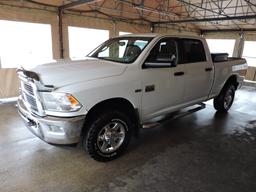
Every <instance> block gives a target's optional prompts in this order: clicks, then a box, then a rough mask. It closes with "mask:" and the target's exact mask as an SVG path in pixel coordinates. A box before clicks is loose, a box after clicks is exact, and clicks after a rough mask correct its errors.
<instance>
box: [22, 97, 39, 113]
mask: <svg viewBox="0 0 256 192" xmlns="http://www.w3.org/2000/svg"><path fill="white" fill-rule="evenodd" d="M25 97H26V100H27V102H28V103H29V105H30V107H31V108H32V109H33V110H35V111H38V107H37V103H36V99H35V98H34V97H32V96H31V95H28V94H27V93H25Z"/></svg>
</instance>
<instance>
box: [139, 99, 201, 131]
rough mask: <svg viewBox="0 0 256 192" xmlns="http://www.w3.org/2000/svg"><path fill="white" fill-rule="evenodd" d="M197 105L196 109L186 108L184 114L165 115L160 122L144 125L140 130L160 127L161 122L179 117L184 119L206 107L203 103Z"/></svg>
mask: <svg viewBox="0 0 256 192" xmlns="http://www.w3.org/2000/svg"><path fill="white" fill-rule="evenodd" d="M197 105H199V106H196V107H194V108H192V109H191V107H187V108H188V110H187V111H184V112H181V113H178V114H175V115H173V113H171V114H170V115H167V116H165V117H164V118H162V119H160V120H157V121H153V122H147V123H144V124H143V125H142V128H143V129H147V128H152V127H156V126H158V125H160V124H161V123H162V122H163V121H166V120H174V119H178V118H180V117H184V116H186V115H190V114H192V113H195V112H197V111H200V110H202V109H204V108H205V107H206V105H205V104H204V103H199V104H197ZM185 109H186V108H185Z"/></svg>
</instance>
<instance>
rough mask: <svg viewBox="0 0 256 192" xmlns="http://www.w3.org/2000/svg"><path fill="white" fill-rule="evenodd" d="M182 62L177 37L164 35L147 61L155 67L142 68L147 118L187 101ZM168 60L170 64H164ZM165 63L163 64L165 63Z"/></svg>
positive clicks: (145, 116)
mask: <svg viewBox="0 0 256 192" xmlns="http://www.w3.org/2000/svg"><path fill="white" fill-rule="evenodd" d="M172 62H174V63H175V65H177V63H178V44H177V41H176V39H173V38H163V39H161V40H160V41H159V42H158V43H157V44H156V45H155V46H154V47H153V49H152V50H151V52H150V54H149V56H148V58H147V59H146V63H151V64H154V65H155V67H154V68H151V67H148V68H146V67H143V69H142V73H141V74H142V77H141V79H142V84H143V87H144V89H143V97H142V114H143V119H144V120H145V119H150V118H152V117H155V116H158V115H162V114H165V113H167V112H169V111H171V110H173V109H174V108H176V107H177V106H178V105H181V104H182V103H183V93H184V76H183V71H184V67H183V66H182V65H177V66H175V65H172V66H171V63H172ZM158 64H159V67H158V66H157V65H158ZM163 64H164V65H165V64H166V67H163ZM161 65H162V66H161Z"/></svg>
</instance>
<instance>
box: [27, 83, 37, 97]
mask: <svg viewBox="0 0 256 192" xmlns="http://www.w3.org/2000/svg"><path fill="white" fill-rule="evenodd" d="M24 89H25V90H26V91H27V92H28V93H29V94H30V95H35V94H34V90H33V87H32V86H31V85H29V84H25V83H24Z"/></svg>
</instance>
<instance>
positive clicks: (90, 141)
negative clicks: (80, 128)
mask: <svg viewBox="0 0 256 192" xmlns="http://www.w3.org/2000/svg"><path fill="white" fill-rule="evenodd" d="M131 127H132V123H131V121H130V119H129V117H128V116H127V115H126V114H125V113H123V112H120V111H117V110H114V111H112V110H110V111H105V112H103V113H101V114H99V115H97V117H96V118H95V119H94V120H93V121H92V123H91V124H90V125H89V126H88V133H87V137H86V139H85V140H84V141H83V146H84V148H85V149H86V150H87V152H88V153H89V155H90V156H91V157H92V158H93V159H95V160H97V161H103V162H105V161H110V160H113V159H116V158H117V157H119V156H120V155H121V154H122V153H123V152H124V151H125V150H126V148H127V146H128V144H129V141H130V138H131Z"/></svg>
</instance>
